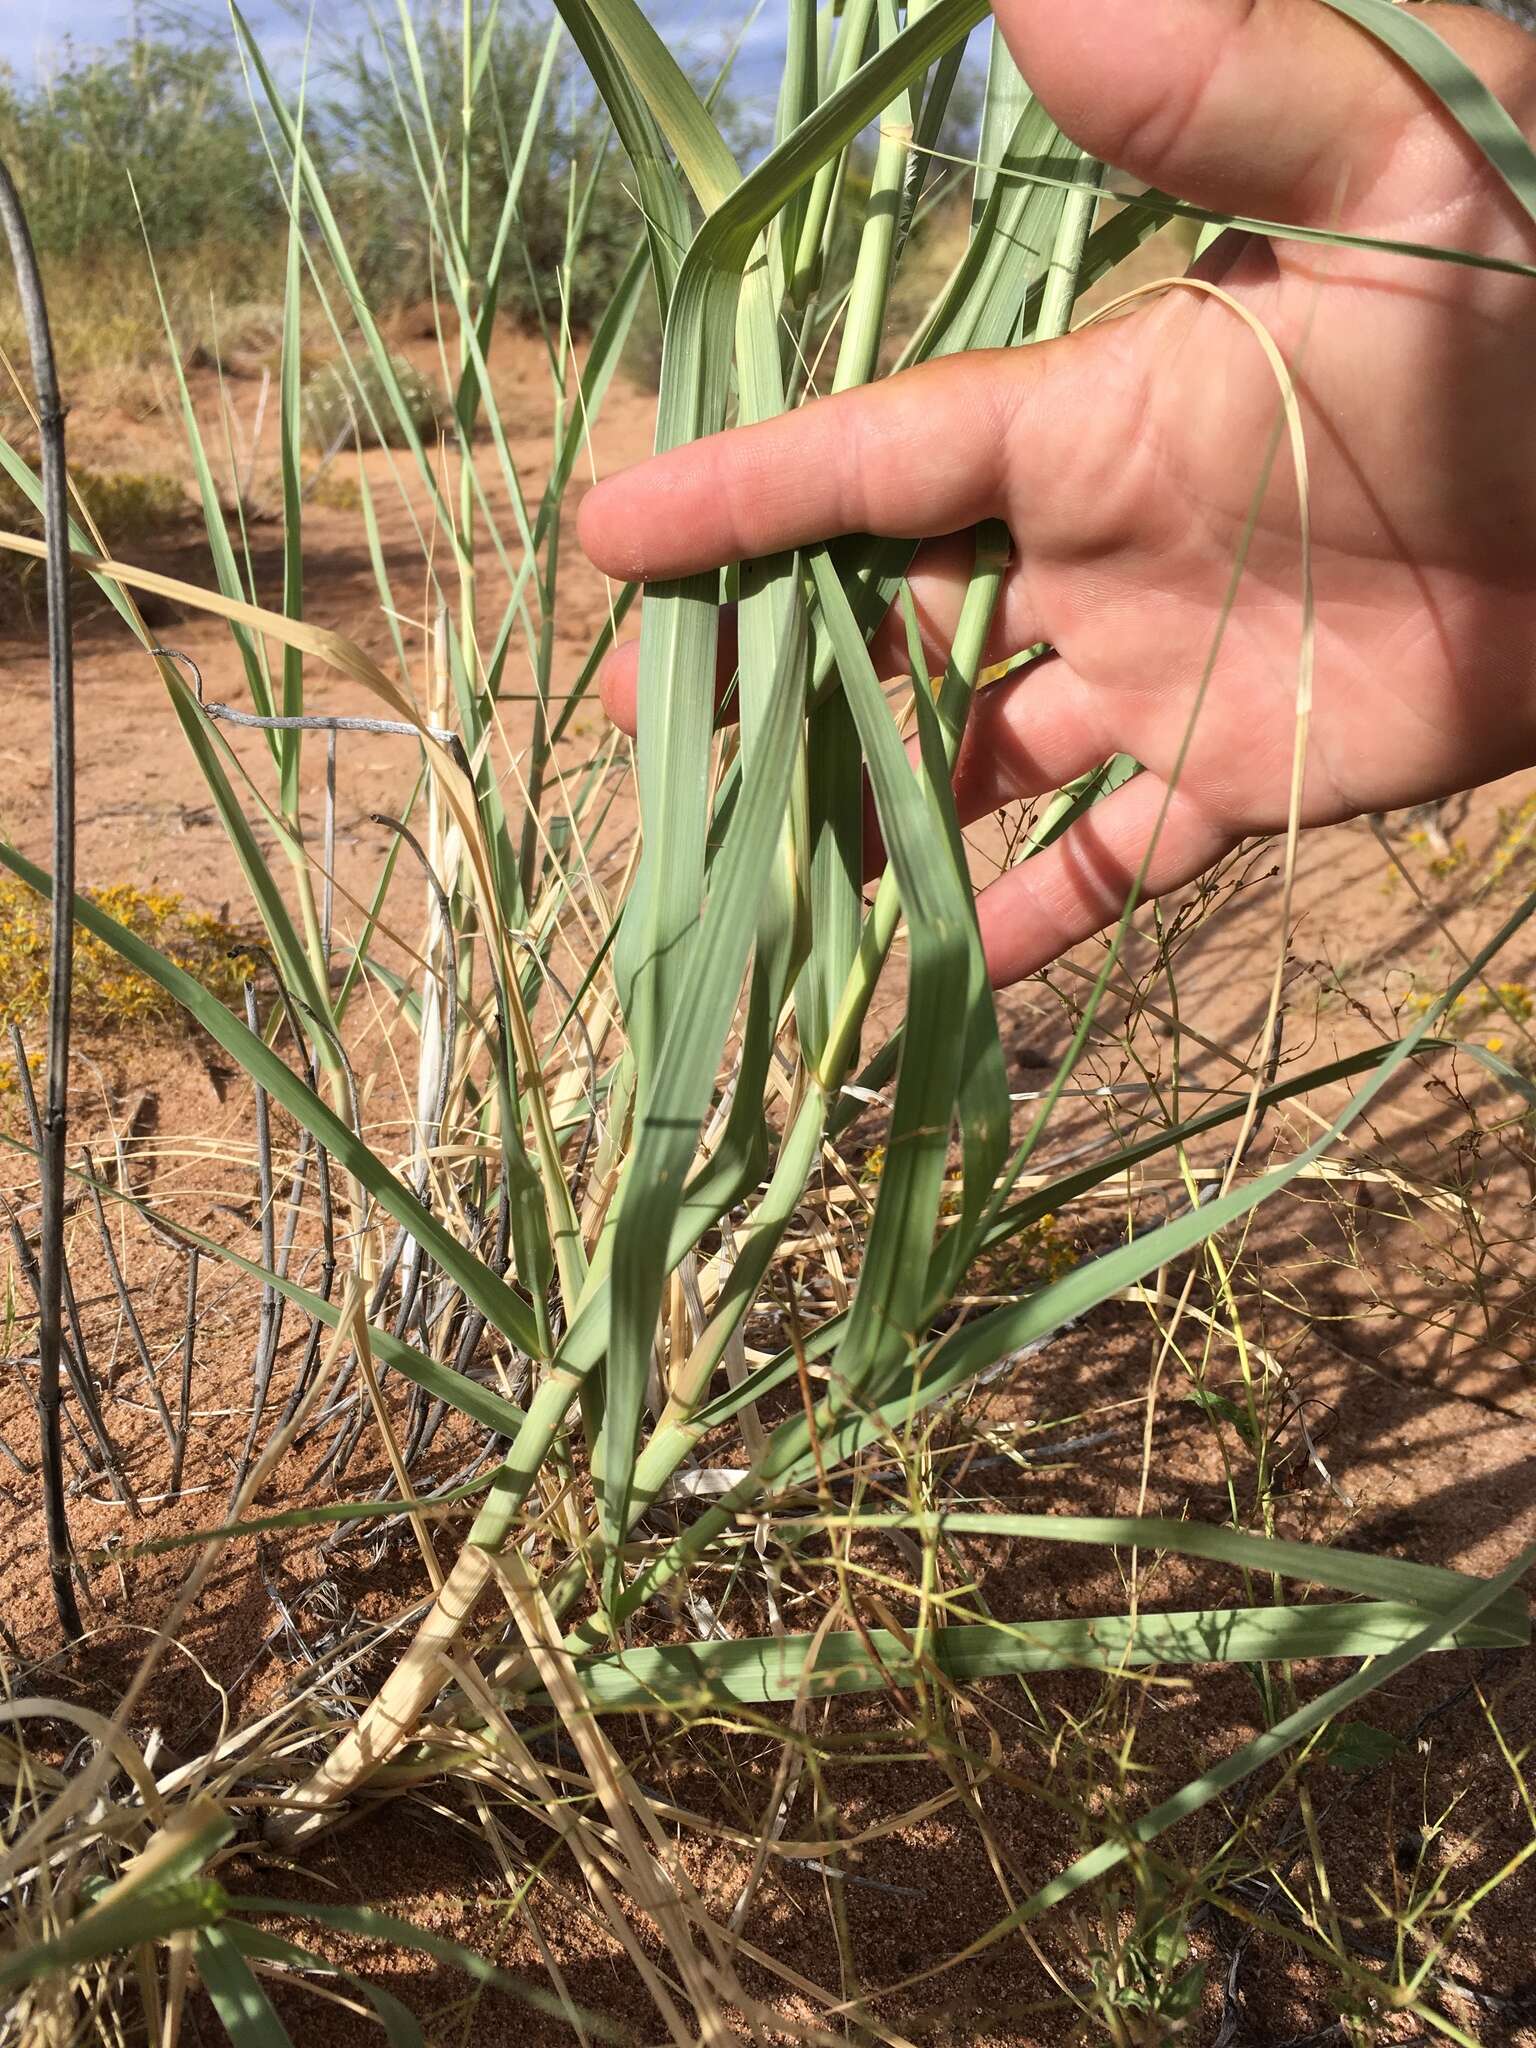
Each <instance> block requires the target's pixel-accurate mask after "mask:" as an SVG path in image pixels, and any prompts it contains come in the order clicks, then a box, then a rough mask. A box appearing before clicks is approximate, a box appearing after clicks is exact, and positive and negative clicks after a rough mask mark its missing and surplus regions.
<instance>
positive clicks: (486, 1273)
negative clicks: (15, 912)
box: [0, 841, 538, 1356]
mask: <svg viewBox="0 0 1536 2048" xmlns="http://www.w3.org/2000/svg"><path fill="white" fill-rule="evenodd" d="M0 863H3V864H4V866H6V867H8V868H9V869H10V870H11V872H12V874H14V875H17V876H19V877H20V879H21V880H22V881H23V882H25V883H26V884H27V886H28V888H30V889H34V890H35V891H36V892H37V894H38V895H39V896H42V897H44V898H45V899H46V898H47V897H49V896H50V895H51V894H52V888H51V884H50V882H49V878H48V876H47V875H46V874H44V873H43V871H42V869H41V868H37V867H34V866H33V864H32V863H31V861H29V860H26V859H24V858H23V856H22V855H21V854H19V853H18V852H17V851H16V849H15V848H14V847H12V846H8V845H6V844H5V842H4V841H0ZM74 912H75V920H76V922H77V923H78V924H80V925H83V926H84V928H85V929H86V930H87V931H89V932H91V933H92V934H93V935H94V936H95V937H96V938H98V939H100V940H102V942H103V943H104V944H106V945H108V946H110V947H111V948H112V950H113V951H114V952H115V953H118V954H120V955H121V956H122V958H123V959H125V960H126V961H127V962H128V963H129V965H130V966H131V967H134V968H136V969H137V970H138V972H139V973H140V974H142V975H145V976H146V977H147V978H148V979H149V980H150V981H153V982H155V983H157V984H158V986H159V987H161V988H163V989H164V990H165V991H166V993H167V994H168V995H170V996H173V997H174V998H175V999H176V1001H177V1002H178V1003H179V1004H180V1005H181V1007H182V1008H183V1009H184V1010H185V1011H186V1012H187V1013H188V1015H189V1016H191V1017H192V1018H193V1019H194V1020H195V1021H196V1022H197V1023H199V1024H201V1025H202V1027H203V1029H204V1030H205V1031H206V1032H207V1033H208V1034H209V1036H210V1037H211V1038H213V1039H215V1040H216V1041H217V1042H218V1043H219V1044H220V1045H222V1046H223V1048H224V1050H225V1051H226V1052H227V1053H229V1054H230V1056H231V1057H232V1058H233V1059H235V1060H236V1061H237V1062H238V1063H239V1065H240V1066H241V1067H242V1068H243V1069H244V1071H245V1073H246V1074H247V1075H248V1076H249V1077H250V1078H251V1079H252V1080H253V1081H256V1082H259V1083H260V1085H261V1086H262V1087H263V1088H265V1089H266V1090H267V1093H268V1094H269V1095H271V1096H272V1097H273V1099H274V1100H275V1101H277V1102H280V1103H281V1104H282V1105H283V1107H284V1108H285V1109H286V1110H287V1111H288V1112H289V1113H290V1115H292V1116H294V1117H296V1118H297V1119H298V1121H299V1122H300V1123H301V1124H302V1125H303V1126H304V1128H305V1129H306V1130H307V1131H308V1132H309V1133H310V1135H311V1136H312V1137H314V1138H316V1139H317V1140H318V1141H319V1142H320V1144H322V1145H323V1146H324V1147H325V1149H326V1150H327V1151H328V1152H329V1153H330V1155H331V1157H332V1158H333V1159H335V1160H337V1161H339V1162H340V1164H341V1166H342V1167H343V1169H344V1170H345V1171H346V1172H348V1173H350V1174H351V1175H352V1176H353V1177H354V1178H355V1179H356V1180H357V1181H358V1182H359V1183H360V1184H361V1185H362V1186H363V1187H364V1188H365V1189H366V1190H367V1192H368V1193H369V1194H370V1195H371V1196H372V1197H373V1199H374V1200H375V1201H376V1202H377V1203H378V1205H379V1207H380V1208H381V1209H382V1210H383V1211H384V1213H385V1214H386V1215H387V1216H390V1217H392V1218H393V1219H394V1221H395V1222H397V1223H399V1224H401V1225H402V1226H403V1227H404V1228H405V1229H406V1230H408V1231H409V1232H410V1234H411V1236H412V1237H413V1238H415V1240H416V1242H417V1243H418V1244H419V1245H420V1246H421V1247H422V1249H423V1251H425V1252H428V1253H429V1254H430V1255H431V1256H432V1257H433V1258H434V1259H436V1261H437V1262H438V1264H439V1265H440V1266H441V1267H442V1268H443V1270H444V1272H445V1273H447V1274H448V1275H449V1276H450V1277H451V1278H452V1279H454V1280H456V1281H457V1282H458V1284H459V1285H460V1287H462V1288H463V1290H464V1292H465V1294H466V1295H467V1296H468V1297H469V1299H470V1300H471V1301H472V1302H473V1303H474V1304H475V1306H476V1307H477V1308H478V1309H480V1310H482V1311H483V1312H484V1314H485V1315H486V1316H487V1317H488V1319H489V1320H490V1322H491V1324H492V1326H493V1328H495V1329H497V1330H500V1331H501V1332H502V1334H503V1335H504V1336H506V1337H508V1338H510V1339H511V1341H512V1342H513V1343H514V1344H516V1345H517V1346H518V1348H519V1350H522V1351H527V1352H529V1353H530V1354H531V1355H533V1356H537V1355H538V1342H537V1336H538V1331H537V1324H536V1322H535V1319H534V1315H533V1311H532V1309H531V1308H530V1307H529V1305H528V1303H527V1302H526V1301H524V1300H523V1299H522V1297H521V1296H520V1295H518V1294H517V1293H515V1292H514V1291H513V1289H512V1288H510V1287H509V1286H508V1285H507V1283H506V1282H505V1281H504V1280H503V1279H501V1278H500V1276H499V1275H497V1274H496V1273H493V1272H492V1271H491V1269H490V1267H488V1266H486V1265H484V1264H483V1263H482V1262H481V1261H480V1260H479V1259H477V1258H476V1257H475V1256H474V1254H473V1253H472V1252H470V1251H468V1250H466V1248H465V1247H464V1246H463V1245H462V1244H460V1243H459V1241H458V1240H457V1239H456V1238H455V1237H454V1236H453V1234H452V1233H451V1232H450V1231H448V1230H447V1229H445V1228H444V1226H443V1225H442V1224H441V1223H440V1222H439V1221H438V1219H437V1218H436V1217H435V1216H433V1215H432V1214H431V1212H430V1211H429V1210H427V1209H425V1208H423V1207H422V1205H421V1203H420V1202H419V1201H418V1200H417V1198H416V1197H415V1196H414V1195H413V1194H412V1193H411V1192H410V1190H409V1189H408V1188H407V1187H405V1186H404V1185H403V1184H402V1183H401V1182H400V1181H399V1180H397V1179H396V1178H395V1176H394V1175H393V1174H392V1173H391V1172H390V1171H389V1169H388V1168H387V1167H386V1166H385V1165H384V1164H383V1162H382V1160H380V1159H379V1158H378V1157H377V1155H376V1154H375V1153H373V1152H371V1151H370V1150H369V1148H368V1147H367V1145H365V1144H364V1143H363V1141H362V1139H361V1138H360V1137H359V1136H358V1135H357V1133H356V1132H355V1131H353V1130H352V1129H351V1127H350V1126H349V1125H347V1124H345V1123H343V1122H342V1120H341V1118H340V1117H339V1116H337V1115H336V1113H335V1112H334V1111H333V1110H332V1109H331V1108H330V1106H329V1104H327V1103H325V1102H323V1101H322V1100H321V1098H320V1097H319V1096H318V1095H316V1094H315V1092H314V1091H313V1089H311V1088H310V1087H309V1086H308V1084H307V1083H306V1082H304V1081H301V1080H300V1079H299V1077H298V1076H297V1075H296V1074H295V1073H294V1072H293V1069H292V1068H291V1067H289V1066H288V1064H287V1063H286V1062H285V1061H284V1060H282V1059H280V1058H279V1057H278V1055H277V1054H276V1053H275V1052H274V1051H273V1050H272V1049H271V1047H270V1046H268V1045H267V1044H266V1043H265V1042H264V1041H263V1040H262V1039H261V1038H260V1037H258V1036H257V1034H256V1033H255V1032H253V1031H250V1030H248V1029H247V1028H246V1026H245V1025H244V1024H243V1023H241V1022H240V1021H239V1019H238V1018H236V1017H235V1016H233V1015H232V1014H231V1012H230V1011H228V1010H227V1009H225V1007H224V1005H223V1004H222V1003H221V1002H220V1001H219V1000H218V998H217V997H216V996H213V995H210V994H209V992H208V991H207V989H205V988H204V987H203V986H202V985H201V983H199V982H197V981H194V980H193V978H192V976H191V975H190V974H188V973H186V972H185V970H184V969H182V968H180V967H178V966H177V965H176V964H175V962H174V961H172V960H168V959H167V958H166V957H165V955H164V954H163V953H159V952H157V951H156V949H155V948H154V947H153V946H150V945H146V944H145V942H144V941H143V940H142V939H141V938H139V937H138V935H137V934H136V933H134V932H131V931H129V930H128V929H127V928H126V926H124V925H121V924H119V923H118V922H117V920H116V919H115V918H111V917H108V916H107V914H106V913H105V912H104V911H102V910H100V909H99V908H98V907H97V906H96V905H95V904H94V903H91V902H90V901H88V899H87V898H85V897H83V896H77V897H76V898H75V906H74Z"/></svg>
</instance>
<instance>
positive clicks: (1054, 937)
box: [976, 774, 1237, 988]
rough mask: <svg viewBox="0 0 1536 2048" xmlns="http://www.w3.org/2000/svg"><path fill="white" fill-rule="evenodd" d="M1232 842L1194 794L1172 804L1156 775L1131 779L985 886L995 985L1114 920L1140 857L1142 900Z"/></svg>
mask: <svg viewBox="0 0 1536 2048" xmlns="http://www.w3.org/2000/svg"><path fill="white" fill-rule="evenodd" d="M1165 800H1166V801H1167V804H1168V809H1167V814H1166V816H1163V817H1162V824H1161V829H1160V830H1159V829H1158V821H1159V817H1160V815H1161V814H1162V811H1163V804H1164V801H1165ZM1154 833H1155V834H1156V839H1155V843H1154V840H1153V835H1154ZM1236 844H1237V839H1236V837H1235V836H1234V834H1233V833H1232V831H1231V830H1230V828H1228V827H1227V826H1225V825H1222V824H1219V823H1217V822H1215V821H1213V820H1212V819H1210V818H1209V817H1207V816H1206V815H1205V814H1204V813H1203V812H1202V811H1201V810H1200V808H1199V806H1198V805H1197V804H1196V803H1195V802H1194V801H1193V800H1192V799H1191V798H1189V797H1186V796H1184V795H1183V794H1182V793H1181V792H1179V791H1177V790H1175V792H1174V793H1173V795H1172V797H1171V798H1170V797H1169V796H1168V790H1167V785H1166V784H1165V783H1163V782H1160V781H1159V780H1158V778H1157V777H1156V776H1155V775H1150V774H1142V775H1139V776H1137V778H1136V780H1135V781H1134V782H1128V783H1126V784H1125V785H1124V786H1123V787H1122V788H1120V789H1117V790H1116V791H1115V792H1114V794H1113V795H1112V796H1109V797H1106V798H1105V799H1104V801H1103V802H1102V803H1100V804H1096V805H1095V806H1094V808H1093V809H1092V810H1091V811H1090V812H1089V813H1088V815H1087V816H1086V817H1084V818H1082V819H1080V820H1079V821H1078V823H1077V824H1076V825H1074V826H1073V827H1072V829H1071V831H1069V832H1067V833H1064V834H1063V835H1062V837H1061V838H1060V839H1058V840H1057V841H1056V843H1055V845H1054V846H1050V847H1047V848H1046V850H1045V852H1044V853H1040V854H1037V855H1036V856H1035V858H1034V859H1033V860H1029V861H1025V862H1023V863H1022V864H1021V865H1020V866H1019V867H1016V868H1014V869H1013V870H1012V871H1011V872H1010V873H1008V874H1006V875H1004V876H1003V877H1002V879H1001V880H1000V881H997V882H994V883H993V884H992V886H991V888H990V889H985V890H983V892H982V894H981V896H980V897H979V898H978V899H977V904H976V912H977V916H978V918H979V919H980V922H981V942H982V947H983V950H984V951H985V953H986V956H987V970H988V972H989V973H990V975H991V977H992V983H993V986H994V987H995V988H1005V987H1007V985H1008V983H1009V982H1012V981H1019V980H1021V979H1022V978H1023V977H1024V976H1025V975H1026V974H1037V973H1038V972H1039V970H1040V969H1041V968H1042V967H1045V966H1048V965H1049V964H1050V962H1051V961H1052V960H1055V959H1057V958H1058V957H1059V956H1060V955H1061V954H1062V953H1065V952H1066V951H1067V950H1068V948H1069V947H1072V946H1075V945H1077V944H1078V943H1079V942H1080V941H1081V940H1083V939H1087V938H1091V937H1092V936H1093V934H1094V933H1095V932H1097V931H1102V930H1103V929H1104V928H1105V926H1106V925H1110V924H1114V923H1116V922H1117V921H1118V919H1119V917H1120V915H1121V913H1122V912H1123V911H1124V909H1125V905H1126V901H1127V898H1128V897H1129V895H1130V892H1131V888H1132V885H1133V884H1134V882H1135V880H1136V877H1137V875H1138V874H1139V873H1140V870H1141V864H1142V861H1143V859H1147V871H1146V875H1145V877H1144V878H1143V881H1142V885H1141V897H1142V899H1143V900H1149V899H1150V898H1152V897H1154V896H1161V895H1162V894H1164V893H1165V892H1166V891H1167V890H1169V889H1177V888H1180V887H1181V886H1182V885H1183V884H1184V883H1185V882H1192V881H1193V880H1194V879H1195V878H1196V876H1197V875H1202V874H1204V872H1205V870H1206V869H1207V868H1208V867H1210V866H1211V865H1212V863H1213V862H1215V861H1218V860H1219V859H1220V858H1221V856H1222V855H1223V854H1224V853H1228V852H1230V851H1231V849H1232V848H1233V846H1235V845H1236ZM1149 845H1151V848H1152V851H1151V855H1150V858H1147V849H1148V846H1149Z"/></svg>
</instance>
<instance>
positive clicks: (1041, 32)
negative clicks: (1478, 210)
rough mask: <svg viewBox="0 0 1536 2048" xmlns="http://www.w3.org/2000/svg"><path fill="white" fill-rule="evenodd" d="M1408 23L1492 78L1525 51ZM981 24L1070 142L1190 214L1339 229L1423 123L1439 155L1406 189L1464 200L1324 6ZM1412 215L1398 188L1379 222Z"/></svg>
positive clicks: (1412, 94)
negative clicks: (1446, 188)
mask: <svg viewBox="0 0 1536 2048" xmlns="http://www.w3.org/2000/svg"><path fill="white" fill-rule="evenodd" d="M1413 11H1414V13H1415V14H1418V15H1421V16H1422V17H1423V18H1424V19H1425V20H1426V21H1428V22H1429V24H1430V25H1431V26H1433V27H1434V28H1436V29H1437V30H1441V31H1442V32H1444V34H1445V37H1446V40H1447V41H1454V42H1455V44H1456V45H1457V47H1458V48H1459V50H1460V52H1461V54H1462V55H1463V57H1464V58H1465V59H1466V60H1467V61H1468V62H1469V63H1471V64H1472V65H1473V67H1474V69H1477V70H1479V71H1482V72H1484V73H1485V74H1489V73H1491V74H1492V76H1493V77H1494V79H1497V77H1498V76H1499V75H1500V74H1501V73H1503V74H1504V75H1506V76H1507V75H1508V74H1509V70H1510V66H1511V62H1512V52H1513V51H1514V50H1515V49H1517V48H1519V47H1521V46H1528V38H1526V37H1525V36H1524V35H1523V34H1522V33H1521V31H1520V30H1518V29H1514V28H1512V27H1511V25H1510V24H1509V23H1507V22H1501V21H1497V20H1494V19H1492V18H1489V17H1479V18H1477V19H1475V20H1469V19H1468V17H1470V16H1472V15H1474V13H1475V10H1474V9H1471V8H1465V7H1452V6H1438V7H1425V8H1422V9H1420V8H1415V9H1414V10H1413ZM994 12H995V14H996V17H997V23H998V27H999V28H1000V29H1001V31H1002V33H1003V35H1004V37H1005V38H1006V40H1007V43H1008V47H1009V49H1010V50H1011V51H1012V53H1013V56H1014V59H1015V61H1016V62H1017V64H1018V66H1019V69H1020V70H1021V71H1022V72H1023V74H1024V76H1025V78H1026V79H1028V81H1029V83H1030V85H1031V86H1032V87H1033V89H1034V90H1035V91H1036V92H1037V93H1038V94H1039V96H1040V98H1041V100H1042V101H1043V102H1044V104H1045V106H1046V107H1047V109H1048V110H1049V111H1050V113H1051V115H1052V116H1053V118H1054V119H1055V120H1056V121H1057V122H1058V123H1059V124H1060V126H1061V127H1062V128H1063V129H1064V130H1065V132H1066V133H1067V134H1068V135H1070V136H1071V137H1072V139H1073V141H1074V142H1077V143H1079V144H1081V146H1082V147H1083V148H1084V149H1086V150H1087V151H1089V153H1090V154H1091V155H1093V156H1097V157H1100V158H1102V159H1103V160H1104V162H1106V163H1108V164H1111V165H1113V166H1114V167H1115V168H1116V169H1117V170H1122V171H1128V172H1130V173H1131V175H1132V176H1134V177H1138V178H1143V179H1145V180H1146V182H1147V183H1148V184H1149V185H1156V186H1159V187H1161V188H1162V189H1164V190H1166V191H1171V192H1174V193H1176V194H1177V195H1178V196H1179V197H1180V198H1184V199H1189V200H1193V201H1194V202H1195V203H1196V204H1197V205H1203V206H1210V207H1213V208H1217V209H1220V210H1223V211H1228V212H1232V213H1249V214H1256V215H1259V216H1260V217H1262V218H1266V219H1272V220H1292V221H1296V222H1298V223H1299V224H1303V225H1305V224H1311V225H1315V226H1333V225H1337V226H1343V225H1346V224H1347V223H1348V221H1349V220H1350V218H1351V217H1352V216H1353V217H1355V218H1358V210H1359V208H1361V207H1362V206H1363V205H1364V204H1366V203H1368V199H1369V194H1370V192H1371V189H1372V187H1373V186H1374V185H1375V184H1376V183H1377V181H1378V179H1379V178H1380V176H1381V173H1382V172H1383V171H1384V170H1385V169H1386V168H1387V165H1388V163H1389V161H1390V160H1391V159H1392V158H1393V156H1394V155H1395V153H1396V150H1397V145H1398V144H1399V142H1401V141H1402V139H1403V137H1404V132H1405V130H1406V129H1407V128H1408V127H1409V125H1410V124H1411V123H1412V122H1414V121H1415V119H1416V118H1417V117H1418V116H1420V115H1422V114H1425V113H1430V114H1434V115H1438V116H1439V118H1440V119H1441V120H1442V121H1443V122H1444V124H1445V132H1446V140H1447V144H1448V148H1447V149H1446V150H1444V151H1434V152H1430V154H1429V157H1428V159H1426V158H1425V157H1424V156H1423V155H1421V154H1418V153H1415V155H1414V171H1415V173H1416V175H1418V176H1419V177H1421V178H1423V177H1425V176H1426V174H1427V175H1428V178H1429V179H1430V180H1433V179H1434V178H1435V175H1436V168H1437V166H1438V170H1439V176H1440V177H1441V178H1449V177H1451V176H1454V177H1456V178H1457V179H1458V181H1459V183H1460V185H1461V189H1462V190H1465V184H1466V177H1467V172H1468V168H1469V166H1470V164H1475V163H1476V162H1477V161H1478V158H1477V152H1476V151H1475V149H1473V148H1472V146H1471V145H1470V144H1468V143H1467V142H1466V140H1465V138H1464V137H1462V136H1461V135H1460V132H1459V130H1457V129H1455V128H1454V126H1453V124H1452V123H1451V122H1450V120H1449V117H1448V116H1445V115H1443V113H1441V110H1440V107H1439V102H1438V100H1437V99H1436V98H1435V96H1434V94H1433V93H1431V92H1430V90H1429V88H1428V87H1427V86H1425V85H1424V84H1423V83H1422V82H1421V81H1420V80H1419V79H1418V78H1417V77H1416V76H1415V74H1414V73H1413V72H1412V71H1411V70H1410V69H1409V68H1408V67H1407V66H1406V65H1405V64H1402V63H1400V62H1399V61H1398V60H1397V59H1396V58H1395V57H1393V56H1391V55H1390V54H1389V53H1388V52H1387V50H1386V49H1384V48H1383V46H1382V45H1381V44H1380V43H1379V42H1377V40H1376V39H1375V37H1373V36H1371V35H1369V34H1368V33H1367V32H1366V31H1365V30H1364V29H1362V28H1359V27H1357V26H1356V25H1355V24H1354V23H1353V22H1351V21H1347V20H1346V19H1345V18H1344V16H1343V15H1341V14H1339V13H1337V12H1336V11H1335V10H1334V9H1333V8H1332V7H1330V6H1327V5H1326V4H1324V0H1155V4H1153V5H1150V6H1149V5H1148V4H1147V0H1065V4H1063V0H994ZM1448 18H1449V19H1448ZM1469 152H1470V155H1469ZM1420 196H1421V197H1422V198H1428V197H1429V190H1428V189H1422V190H1421V195H1420ZM1405 201H1406V203H1404V202H1405ZM1415 210H1417V209H1416V203H1415V195H1414V194H1412V193H1410V192H1405V191H1404V190H1403V188H1402V187H1401V186H1396V187H1395V189H1394V193H1393V212H1394V213H1395V214H1397V215H1399V216H1402V215H1405V214H1407V213H1409V212H1411V211H1415Z"/></svg>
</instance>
